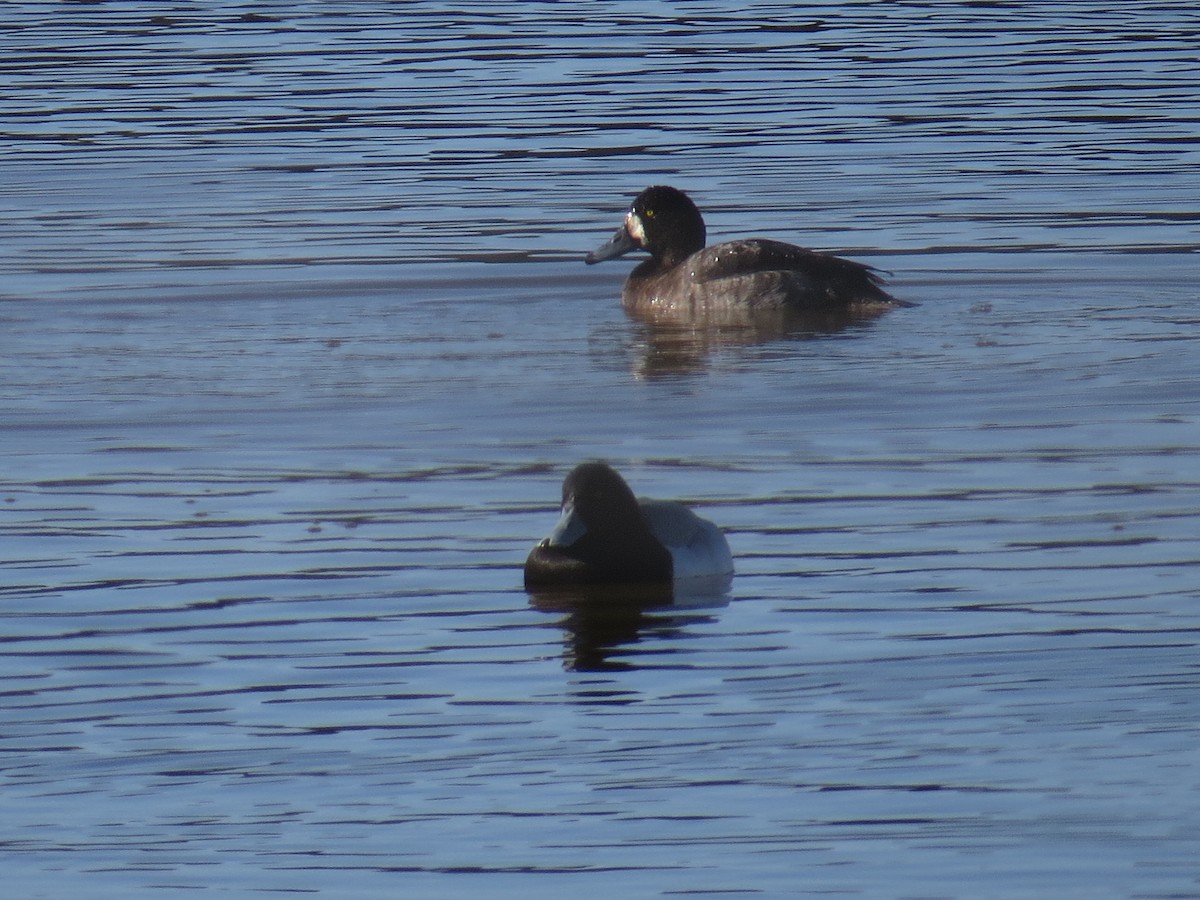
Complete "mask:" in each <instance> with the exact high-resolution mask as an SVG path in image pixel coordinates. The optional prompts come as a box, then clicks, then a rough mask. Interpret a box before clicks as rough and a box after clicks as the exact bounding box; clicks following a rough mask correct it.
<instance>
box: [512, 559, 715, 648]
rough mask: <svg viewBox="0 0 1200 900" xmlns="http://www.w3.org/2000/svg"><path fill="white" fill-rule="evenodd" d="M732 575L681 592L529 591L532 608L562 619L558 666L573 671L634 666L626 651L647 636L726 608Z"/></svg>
mask: <svg viewBox="0 0 1200 900" xmlns="http://www.w3.org/2000/svg"><path fill="white" fill-rule="evenodd" d="M731 584H732V575H730V576H728V577H722V578H719V579H712V580H711V581H709V580H706V581H705V582H703V583H698V584H695V585H691V586H689V588H688V589H687V590H686V591H684V590H680V589H679V588H678V587H676V588H672V586H671V585H669V584H654V585H571V586H561V587H553V588H531V589H528V590H529V604H530V606H532V607H533V608H534V609H538V610H541V611H542V612H546V613H557V614H560V615H561V616H562V618H561V619H560V620H559V623H558V624H559V626H560V627H561V628H562V629H563V636H564V642H563V667H564V668H565V669H567V670H568V671H573V672H615V671H626V670H631V669H635V668H637V665H636V663H635V662H634V659H633V658H634V656H635V653H634V652H633V651H631V649H630V648H631V647H632V646H633V645H635V644H637V643H639V642H641V641H642V640H643V639H645V638H646V637H649V636H653V637H655V638H658V639H663V638H669V637H671V636H675V635H680V634H683V632H684V629H685V628H686V626H687V625H688V624H692V623H696V622H703V621H711V620H712V618H713V616H712V615H711V614H709V613H707V612H706V611H707V610H714V609H718V608H720V607H723V606H727V605H728V604H729V599H730V597H729V587H730V585H731Z"/></svg>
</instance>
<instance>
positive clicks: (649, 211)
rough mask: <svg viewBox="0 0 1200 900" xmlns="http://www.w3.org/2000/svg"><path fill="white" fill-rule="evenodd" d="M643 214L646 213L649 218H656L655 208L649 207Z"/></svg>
mask: <svg viewBox="0 0 1200 900" xmlns="http://www.w3.org/2000/svg"><path fill="white" fill-rule="evenodd" d="M642 215H644V216H645V217H646V218H647V219H653V218H654V210H652V209H647V210H646V211H645V212H644V213H642Z"/></svg>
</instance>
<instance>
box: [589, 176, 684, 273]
mask: <svg viewBox="0 0 1200 900" xmlns="http://www.w3.org/2000/svg"><path fill="white" fill-rule="evenodd" d="M706 239H707V235H706V234H705V231H704V219H703V217H701V215H700V210H698V209H697V208H696V204H695V203H693V202H692V201H691V199H690V198H689V197H688V195H687V194H685V193H684V192H683V191H680V190H676V189H675V188H673V187H667V186H666V185H656V186H654V187H648V188H646V189H645V190H644V191H642V192H641V193H640V194H638V195H637V198H636V199H635V200H634V201H633V206H632V207H630V209H629V212H628V213H626V214H625V221H624V222H623V223H622V224H621V227H620V228H618V229H617V233H616V234H615V235H613V238H612V240H611V241H609V242H608V243H607V244H605V245H604V246H603V247H599V248H597V249H596V250H594V251H593V252H592V253H589V254H588V255H587V259H586V262H587V263H588V265H591V264H592V263H598V262H601V261H602V260H605V259H612V258H614V257H617V256H623V255H624V254H626V253H629V252H630V251H631V250H645V251H647V252H648V253H649V254H650V255H651V256H653V257H654V259H655V260H656V261H657V262H658V263H659V265H661V266H664V267H667V268H669V267H672V266H676V265H678V264H679V263H681V262H683V261H684V260H685V259H687V258H688V257H689V256H691V255H692V254H693V253H695V252H696V251H697V250H702V249H704V242H705V240H706Z"/></svg>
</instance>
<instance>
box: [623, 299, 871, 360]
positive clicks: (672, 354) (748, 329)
mask: <svg viewBox="0 0 1200 900" xmlns="http://www.w3.org/2000/svg"><path fill="white" fill-rule="evenodd" d="M894 306H895V304H893V305H892V306H883V305H858V306H854V307H844V308H838V309H818V310H802V311H797V310H787V309H782V310H779V309H776V310H723V311H721V312H720V313H719V314H712V313H709V314H705V315H701V316H698V317H697V318H696V319H695V320H694V321H691V322H688V323H687V324H681V323H680V322H679V321H678V320H674V321H665V322H663V321H656V320H655V319H654V317H653V316H648V315H642V314H634V313H629V317H630V319H632V320H633V321H635V322H638V323H640V324H641V325H642V326H643V327H642V328H641V329H640V334H639V336H638V339H637V340H636V341H635V343H634V348H633V350H634V358H633V360H632V368H633V372H634V374H635V375H636V376H638V377H640V378H656V377H669V376H675V375H688V374H695V373H699V372H703V371H704V370H705V368H706V365H707V360H708V357H709V356H710V355H711V354H713V353H714V352H717V351H720V350H727V349H737V348H749V347H754V346H756V345H759V344H768V343H772V342H785V341H806V340H813V339H815V338H821V337H826V336H828V335H833V334H838V333H840V332H843V331H849V330H853V329H858V328H865V327H866V326H867V325H869V324H870V323H871V322H874V321H875V320H876V319H878V318H879V317H880V316H882V315H884V314H885V313H886V312H888V310H889V309H892V308H894Z"/></svg>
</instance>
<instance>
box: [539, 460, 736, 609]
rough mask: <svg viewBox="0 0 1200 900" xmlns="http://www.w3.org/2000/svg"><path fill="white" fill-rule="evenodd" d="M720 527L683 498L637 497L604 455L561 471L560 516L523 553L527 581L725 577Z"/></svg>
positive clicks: (725, 545) (727, 568)
mask: <svg viewBox="0 0 1200 900" xmlns="http://www.w3.org/2000/svg"><path fill="white" fill-rule="evenodd" d="M732 575H733V556H732V554H731V553H730V550H729V542H728V541H727V540H726V539H725V535H724V534H723V533H722V532H721V529H720V528H718V527H717V526H716V525H714V524H713V523H712V522H710V521H708V520H707V519H703V518H701V517H700V516H698V515H696V514H695V513H694V512H692V511H691V510H690V509H688V508H687V507H686V506H684V505H683V504H681V503H676V502H673V501H664V500H648V499H639V498H638V497H636V496H634V493H633V491H632V490H631V489H630V487H629V485H628V484H626V483H625V479H624V478H622V477H621V476H620V474H618V473H617V471H616V470H615V469H614V468H612V466H610V465H609V464H608V463H605V462H600V461H596V462H585V463H580V464H579V465H577V466H576V467H575V468H574V469H572V470H571V472H570V473H569V474H568V475H567V476H566V478H565V479H563V485H562V508H561V515H560V517H559V520H558V524H557V525H555V527H554V529H553V531H551V533H550V535H549V536H548V537H546V538H545V539H543V540H542V541H540V542H539V543H538V544H537V545H536V546H535V547H534V548H533V549H532V550H531V551H530V553H529V556H528V558H527V559H526V560H525V587H526V588H527V589H531V590H532V589H537V588H546V587H555V586H579V585H613V584H666V585H672V584H675V585H678V584H681V583H687V582H689V581H693V580H694V581H701V580H706V579H707V580H713V579H720V578H731V577H732Z"/></svg>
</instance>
